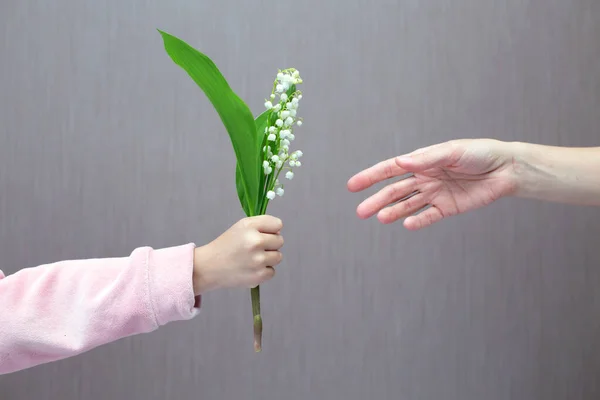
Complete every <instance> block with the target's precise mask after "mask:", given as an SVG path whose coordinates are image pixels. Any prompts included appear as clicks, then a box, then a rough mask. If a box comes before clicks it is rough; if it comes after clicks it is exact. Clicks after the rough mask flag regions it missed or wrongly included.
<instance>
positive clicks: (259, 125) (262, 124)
mask: <svg viewBox="0 0 600 400" xmlns="http://www.w3.org/2000/svg"><path fill="white" fill-rule="evenodd" d="M269 114H270V110H266V111H265V112H263V113H262V114H260V115H259V116H258V117H256V119H255V120H254V124H255V125H256V137H257V138H258V139H257V141H258V143H259V147H258V149H256V151H257V152H258V154H259V158H260V160H262V158H263V155H262V146H263V145H262V142H263V141H264V136H265V128H266V127H267V120H268V117H269ZM259 162H260V161H259ZM261 168H262V167H261ZM264 180H265V174H263V173H262V170H261V174H260V184H259V186H258V195H259V197H258V201H257V208H256V209H254V210H250V209H249V208H248V207H249V205H248V203H247V201H246V200H245V199H246V191H245V189H244V185H243V184H242V175H241V172H240V166H239V164H237V163H236V166H235V186H236V188H237V194H238V197H239V199H240V203H242V208H243V209H244V213H245V214H246V216H248V217H250V216H253V215H256V214H257V213H258V208H260V207H259V205H260V203H261V198H262V197H264V196H265V195H266V193H264V185H265V184H264Z"/></svg>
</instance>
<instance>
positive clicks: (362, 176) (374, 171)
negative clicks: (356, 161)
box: [348, 158, 408, 192]
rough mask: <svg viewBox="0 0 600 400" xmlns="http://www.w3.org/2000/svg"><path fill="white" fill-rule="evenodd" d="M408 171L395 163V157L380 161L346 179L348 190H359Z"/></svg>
mask: <svg viewBox="0 0 600 400" xmlns="http://www.w3.org/2000/svg"><path fill="white" fill-rule="evenodd" d="M406 173H408V171H406V170H405V169H404V168H402V167H400V166H399V165H398V164H397V163H396V158H390V159H389V160H385V161H381V162H379V163H377V164H375V165H373V166H372V167H370V168H367V169H365V170H362V171H361V172H359V173H358V174H356V175H354V176H353V177H352V178H350V180H349V181H348V190H349V191H351V192H360V191H361V190H365V189H368V188H370V187H371V186H373V185H375V184H376V183H379V182H381V181H383V180H386V179H389V178H393V177H395V176H400V175H404V174H406Z"/></svg>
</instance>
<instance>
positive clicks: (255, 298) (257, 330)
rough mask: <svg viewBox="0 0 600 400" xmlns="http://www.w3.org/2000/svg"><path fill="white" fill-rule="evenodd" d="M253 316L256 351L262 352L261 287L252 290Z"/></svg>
mask: <svg viewBox="0 0 600 400" xmlns="http://www.w3.org/2000/svg"><path fill="white" fill-rule="evenodd" d="M250 296H251V297H252V316H253V319H254V351H256V352H257V353H258V352H260V351H261V350H262V317H261V316H260V286H257V287H255V288H252V289H250Z"/></svg>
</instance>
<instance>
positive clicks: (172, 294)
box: [0, 244, 200, 374]
mask: <svg viewBox="0 0 600 400" xmlns="http://www.w3.org/2000/svg"><path fill="white" fill-rule="evenodd" d="M194 248H195V245H194V244H187V245H184V246H177V247H171V248H166V249H160V250H154V249H152V248H149V247H141V248H138V249H136V250H135V251H133V252H132V253H131V255H130V256H129V257H124V258H105V259H90V260H83V261H61V262H57V263H53V264H48V265H42V266H39V267H35V268H26V269H23V270H21V271H19V272H17V273H15V274H14V275H9V276H8V277H4V275H3V274H2V271H0V374H7V373H11V372H15V371H19V370H22V369H25V368H29V367H33V366H35V365H39V364H44V363H48V362H51V361H56V360H61V359H64V358H67V357H71V356H74V355H77V354H80V353H83V352H85V351H88V350H90V349H93V348H95V347H98V346H100V345H103V344H106V343H109V342H113V341H115V340H118V339H121V338H124V337H126V336H131V335H135V334H138V333H145V332H151V331H154V330H156V329H157V328H158V327H159V326H161V325H165V324H167V323H168V322H171V321H177V320H189V319H191V318H193V317H194V316H196V315H197V313H198V311H199V308H200V297H199V296H198V297H194V291H193V287H192V273H193V261H194Z"/></svg>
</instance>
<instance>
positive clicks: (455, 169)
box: [348, 139, 517, 230]
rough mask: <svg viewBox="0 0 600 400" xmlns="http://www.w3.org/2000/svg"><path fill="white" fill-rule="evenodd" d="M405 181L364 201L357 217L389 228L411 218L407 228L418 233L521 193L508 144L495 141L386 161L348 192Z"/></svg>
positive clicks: (459, 143) (457, 143)
mask: <svg viewBox="0 0 600 400" xmlns="http://www.w3.org/2000/svg"><path fill="white" fill-rule="evenodd" d="M400 176H403V178H401V179H400V180H398V181H396V182H392V183H389V184H388V185H387V186H386V187H384V188H383V189H381V190H380V191H379V192H377V193H376V194H374V195H372V196H371V197H369V198H367V199H366V200H364V201H363V202H362V203H361V204H360V205H359V206H358V208H357V210H356V211H357V214H358V216H359V217H360V218H369V217H371V216H373V215H375V214H377V218H378V219H379V221H381V222H382V223H385V224H389V223H392V222H395V221H397V220H398V219H400V218H405V217H407V218H406V219H405V221H404V227H405V228H407V229H410V230H417V229H421V228H424V227H426V226H429V225H431V224H433V223H436V222H438V221H441V220H442V219H443V218H447V217H450V216H453V215H456V214H460V213H464V212H466V211H469V210H474V209H476V208H479V207H483V206H485V205H488V204H490V203H492V202H494V201H495V200H498V199H499V198H501V197H503V196H508V195H511V194H513V193H514V192H515V191H516V190H517V181H516V176H515V168H514V162H513V156H512V155H511V152H510V149H509V148H508V143H505V142H501V141H498V140H492V139H461V140H452V141H449V142H445V143H440V144H436V145H433V146H429V147H425V148H421V149H418V150H415V151H413V152H412V153H409V154H406V155H403V156H399V157H394V158H391V159H389V160H386V161H382V162H380V163H378V164H376V165H374V166H372V167H370V168H368V169H365V170H363V171H361V172H359V173H358V174H356V175H355V176H353V177H352V178H351V179H350V180H349V181H348V189H349V190H350V191H351V192H359V191H362V190H365V189H367V188H369V187H371V186H372V185H374V184H376V183H379V182H382V181H384V180H387V179H391V178H395V177H400ZM426 207H427V208H426ZM424 208H426V209H425V210H424V211H422V212H420V213H418V214H416V215H415V213H417V212H419V211H421V210H423V209H424Z"/></svg>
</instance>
